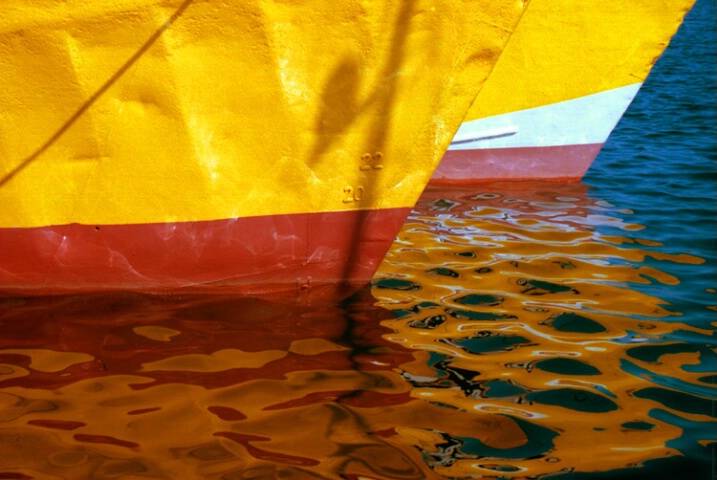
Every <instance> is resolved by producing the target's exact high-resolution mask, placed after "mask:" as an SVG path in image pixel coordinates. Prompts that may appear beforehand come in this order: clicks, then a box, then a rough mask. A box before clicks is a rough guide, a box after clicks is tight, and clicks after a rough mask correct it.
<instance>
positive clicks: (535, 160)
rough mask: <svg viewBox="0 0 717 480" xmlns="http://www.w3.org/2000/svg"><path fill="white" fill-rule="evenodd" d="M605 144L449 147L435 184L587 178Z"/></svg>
mask: <svg viewBox="0 0 717 480" xmlns="http://www.w3.org/2000/svg"><path fill="white" fill-rule="evenodd" d="M601 148H602V144H601V143H600V144H586V145H560V146H550V147H520V148H493V149H484V150H448V151H447V152H446V154H445V155H444V156H443V159H442V160H441V163H440V165H439V166H438V168H437V169H436V171H435V172H434V174H433V178H432V179H431V182H433V183H441V182H447V183H460V182H475V181H489V180H559V181H575V180H580V179H581V178H583V176H584V175H585V173H586V172H587V171H588V168H590V164H592V162H593V160H594V159H595V157H596V156H597V154H598V153H599V152H600V149H601Z"/></svg>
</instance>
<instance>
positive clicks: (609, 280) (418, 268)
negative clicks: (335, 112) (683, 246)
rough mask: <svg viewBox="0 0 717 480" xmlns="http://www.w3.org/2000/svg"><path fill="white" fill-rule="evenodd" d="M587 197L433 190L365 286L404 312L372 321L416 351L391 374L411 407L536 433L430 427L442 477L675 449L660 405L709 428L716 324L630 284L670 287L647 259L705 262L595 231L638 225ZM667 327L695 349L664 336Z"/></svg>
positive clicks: (433, 458)
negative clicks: (483, 435) (485, 434)
mask: <svg viewBox="0 0 717 480" xmlns="http://www.w3.org/2000/svg"><path fill="white" fill-rule="evenodd" d="M587 188H588V187H586V186H584V185H581V184H573V185H553V184H549V183H536V182H531V183H524V184H521V183H515V184H483V185H479V186H477V187H476V188H474V189H460V188H454V189H437V188H429V189H428V190H426V192H424V195H423V197H422V199H421V201H420V203H419V205H418V206H417V207H416V208H415V209H414V211H413V212H412V214H411V217H410V218H409V220H408V221H407V223H406V224H405V225H404V227H403V229H402V231H401V233H400V234H399V237H398V239H397V241H396V242H395V243H394V246H393V248H392V249H391V251H390V252H389V254H388V256H387V257H386V259H385V260H384V262H383V264H382V266H381V268H380V271H379V274H378V275H377V278H376V279H375V280H374V296H376V298H378V299H380V302H379V304H380V305H383V306H384V307H386V308H388V309H391V310H393V311H395V312H396V313H397V314H398V316H399V318H397V319H389V320H385V321H384V322H383V324H384V325H385V326H387V327H389V328H391V329H392V330H393V331H394V332H395V333H394V334H392V335H388V336H386V338H388V339H389V340H391V341H393V342H395V343H396V344H398V345H402V346H404V347H407V348H410V349H415V350H417V351H418V352H421V355H416V357H417V361H415V362H413V363H410V364H404V365H402V366H401V367H402V368H403V369H404V378H406V379H407V380H409V381H410V382H411V383H412V385H413V389H412V390H411V395H412V396H413V397H414V398H423V399H425V400H427V401H429V402H432V403H436V404H438V405H443V406H447V407H448V408H446V410H450V409H451V408H452V409H456V410H457V411H464V412H472V413H474V414H476V415H480V414H489V415H493V416H503V417H504V418H513V419H522V420H523V421H524V423H523V424H522V425H521V428H522V429H523V430H524V431H525V432H526V435H527V436H528V437H532V439H531V441H532V446H531V445H530V442H528V443H527V444H526V445H525V446H524V448H522V449H512V450H511V449H508V450H501V449H494V448H489V447H488V446H486V445H482V444H481V443H480V442H476V441H474V440H473V439H471V438H465V437H463V436H462V435H460V434H455V433H453V432H451V431H450V429H447V428H445V429H442V430H440V431H434V432H431V433H432V435H433V437H432V439H431V440H430V441H429V440H426V442H425V444H424V445H423V447H422V448H423V451H424V455H425V456H426V457H427V458H428V459H429V460H428V463H429V464H430V465H431V466H432V468H433V469H434V471H435V472H437V473H439V474H441V475H443V476H445V477H446V478H472V477H476V478H477V477H481V476H486V477H489V478H493V477H495V476H500V477H501V478H525V477H530V478H537V477H539V476H541V475H547V474H554V473H561V472H562V473H567V472H604V471H610V470H616V469H621V468H628V467H635V466H640V465H641V464H642V463H643V462H645V461H647V460H651V459H659V458H665V457H670V456H679V455H684V453H683V452H681V451H679V450H677V449H676V448H675V447H674V442H673V440H675V439H678V438H680V437H681V436H683V435H686V433H685V432H684V431H683V429H682V428H680V427H679V426H678V425H677V424H676V422H669V421H665V420H664V419H663V417H666V416H669V415H662V414H655V409H661V410H665V411H667V412H669V414H672V415H674V416H677V417H678V418H680V419H685V420H687V421H688V422H694V423H695V424H698V425H708V426H709V427H708V428H706V429H705V430H707V431H710V432H711V431H712V430H713V429H714V428H713V427H714V425H713V420H714V419H713V417H712V416H713V412H711V411H710V407H709V406H710V404H711V399H712V398H714V393H715V392H714V385H713V384H711V382H713V381H714V380H713V379H712V380H710V378H709V375H707V374H706V372H707V373H709V372H713V371H714V365H713V364H714V345H713V340H712V332H711V330H704V329H700V328H697V327H695V326H692V325H688V324H685V323H682V322H679V321H678V320H679V315H680V313H679V312H674V311H671V310H668V309H666V305H665V303H666V302H665V301H663V300H661V299H659V298H656V297H653V296H650V295H648V294H645V293H642V292H640V291H639V289H636V288H634V286H635V285H645V284H651V283H661V284H664V285H672V286H676V285H678V284H679V283H680V282H679V280H678V279H677V278H675V277H674V276H671V275H669V274H666V273H663V272H661V271H659V270H657V269H655V268H653V267H650V266H648V265H645V264H643V263H642V262H644V260H645V258H646V257H647V256H650V257H653V258H655V259H659V260H663V261H669V262H676V263H684V264H700V263H702V260H701V259H699V258H696V257H693V256H690V255H668V254H663V253H659V252H656V251H654V250H653V251H649V252H648V251H645V250H642V249H641V248H640V245H646V246H656V245H659V244H658V243H656V242H651V241H649V240H631V239H629V238H626V237H616V236H603V235H600V234H599V233H598V230H597V227H601V226H602V227H604V226H607V227H612V228H616V229H620V230H623V231H626V232H634V231H637V230H640V229H641V228H642V227H640V226H639V225H633V224H627V223H625V222H624V221H623V220H620V219H619V218H618V217H616V216H615V214H622V215H621V216H624V215H625V214H630V213H631V212H628V211H616V210H615V209H614V207H612V206H610V205H608V204H606V203H604V202H599V201H592V200H590V199H589V197H588V196H587ZM678 331H684V332H688V333H692V334H694V335H695V336H696V338H697V339H698V340H697V342H696V343H688V342H680V341H676V340H674V339H671V337H670V336H671V335H673V334H675V332H678ZM641 349H642V350H641ZM645 349H647V350H645ZM649 349H653V350H649ZM660 349H663V350H660ZM685 367H688V368H687V369H685ZM689 367H699V368H692V369H690V368H689ZM671 382H672V384H671ZM680 388H684V389H688V393H689V394H686V393H685V392H683V391H680ZM658 393H659V394H658ZM681 395H682V396H685V397H686V398H684V399H683V398H682V397H680V396H681ZM666 398H669V399H672V400H669V401H666V402H663V403H661V402H660V400H663V399H666ZM675 399H677V400H675ZM682 401H684V403H689V402H690V401H695V402H696V404H699V405H700V406H699V407H685V405H684V404H681V403H682ZM700 435H702V436H700ZM426 438H428V436H427V437H426ZM693 441H694V440H693ZM697 443H699V444H700V445H701V446H705V445H709V444H712V445H714V436H713V434H711V433H710V434H709V436H704V432H702V433H697ZM698 448H699V447H698Z"/></svg>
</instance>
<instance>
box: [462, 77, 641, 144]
mask: <svg viewBox="0 0 717 480" xmlns="http://www.w3.org/2000/svg"><path fill="white" fill-rule="evenodd" d="M641 86H642V83H635V84H632V85H628V86H626V87H620V88H615V89H612V90H606V91H604V92H600V93H595V94H593V95H587V96H585V97H580V98H576V99H573V100H566V101H564V102H558V103H553V104H550V105H544V106H541V107H536V108H529V109H527V110H520V111H517V112H511V113H505V114H502V115H495V116H493V117H488V118H481V119H479V120H472V121H469V122H464V123H463V125H461V128H460V129H459V130H458V132H457V133H456V136H455V137H454V138H453V142H452V143H451V146H450V147H448V149H449V150H476V149H487V148H517V147H547V146H559V145H581V144H596V143H605V141H606V140H607V137H608V136H609V135H610V132H612V130H613V129H614V128H615V126H616V125H617V123H618V122H619V121H620V118H621V117H622V115H623V113H625V110H627V107H628V106H630V102H632V100H633V99H634V98H635V95H637V92H638V90H639V89H640V87H641ZM479 99H480V95H479Z"/></svg>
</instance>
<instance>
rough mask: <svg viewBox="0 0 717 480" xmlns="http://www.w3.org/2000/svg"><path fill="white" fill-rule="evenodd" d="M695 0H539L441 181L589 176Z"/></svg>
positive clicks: (469, 119)
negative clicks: (593, 0) (595, 162)
mask: <svg viewBox="0 0 717 480" xmlns="http://www.w3.org/2000/svg"><path fill="white" fill-rule="evenodd" d="M693 4H694V0H659V1H654V0H636V1H631V2H624V1H622V0H610V1H608V2H580V3H576V2H573V1H570V0H533V1H532V2H531V3H530V5H529V6H528V7H527V8H526V10H525V14H524V15H523V16H522V17H521V20H520V22H519V24H518V26H517V27H516V29H515V33H514V34H513V36H512V37H511V39H510V41H509V42H508V44H507V45H506V47H505V50H504V51H503V54H502V55H501V57H500V59H499V60H498V62H497V63H496V66H495V68H494V69H493V71H492V72H491V74H490V76H489V77H488V79H487V81H486V82H485V84H484V87H483V88H482V89H481V91H480V92H479V93H478V96H477V97H476V100H475V102H474V103H473V105H472V106H471V108H470V110H469V112H468V114H467V116H466V119H465V121H464V123H463V124H462V125H461V128H460V129H459V131H458V132H457V134H456V136H455V137H454V139H453V142H452V144H451V145H450V147H449V148H448V150H447V152H446V154H445V156H444V158H443V160H442V162H441V164H440V166H439V167H438V169H437V170H436V172H435V174H434V176H433V179H434V182H441V181H443V182H461V181H476V180H480V181H487V180H535V179H541V180H561V181H577V180H580V179H581V178H582V177H583V176H584V175H585V173H586V172H587V170H588V168H589V167H590V165H591V164H592V162H593V160H594V159H595V157H596V156H597V155H598V153H599V152H600V149H601V148H602V146H603V144H604V143H605V142H606V140H607V138H608V136H609V135H610V133H611V132H612V130H613V129H614V128H615V126H616V125H617V123H618V122H619V120H620V118H621V117H622V115H623V113H624V112H625V110H626V109H627V108H628V106H629V105H630V103H631V102H632V100H633V98H634V97H635V95H636V94H637V93H638V91H639V89H640V87H641V85H642V83H643V82H644V80H645V79H646V78H647V76H648V74H649V72H650V70H651V68H652V66H653V65H654V63H655V61H656V60H657V59H658V58H659V57H660V55H662V53H663V51H664V50H665V48H666V47H667V45H668V44H669V42H670V39H671V38H672V36H673V35H674V34H675V32H676V31H677V28H678V27H679V26H680V24H681V23H682V19H683V18H684V16H685V14H686V13H687V11H689V10H690V8H692V5H693Z"/></svg>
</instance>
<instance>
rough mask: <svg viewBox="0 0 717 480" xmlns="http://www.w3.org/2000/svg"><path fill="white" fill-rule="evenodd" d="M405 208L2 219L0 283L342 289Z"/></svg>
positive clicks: (22, 290)
mask: <svg viewBox="0 0 717 480" xmlns="http://www.w3.org/2000/svg"><path fill="white" fill-rule="evenodd" d="M409 212H410V209H408V208H395V209H382V210H366V211H346V212H324V213H311V214H292V215H271V216H259V217H248V218H238V219H227V220H215V221H202V222H181V223H157V224H141V225H100V226H94V225H80V224H71V225H60V226H50V227H41V228H5V229H0V246H1V250H2V254H0V291H3V292H5V293H10V294H30V295H38V294H55V293H69V292H86V291H100V290H143V291H167V290H176V289H181V290H203V289H206V288H210V289H221V290H222V291H230V292H237V293H242V294H266V293H274V292H278V291H284V292H290V293H291V292H293V294H295V293H296V292H297V291H298V292H304V293H306V292H312V293H311V295H312V296H320V297H322V298H323V297H325V296H329V295H340V296H344V295H346V294H347V293H351V292H352V291H353V289H355V287H357V286H360V285H362V284H366V283H367V282H369V281H370V280H371V277H372V276H373V274H374V273H375V271H376V269H377V268H378V266H379V264H380V262H381V260H382V259H383V257H384V255H385V254H386V252H387V251H388V249H389V247H390V246H391V243H392V242H393V240H394V238H395V235H396V234H397V233H398V231H399V229H400V228H401V225H402V224H403V222H404V221H405V219H406V216H407V215H408V213H409ZM316 292H321V293H318V294H316ZM312 298H313V297H312Z"/></svg>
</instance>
